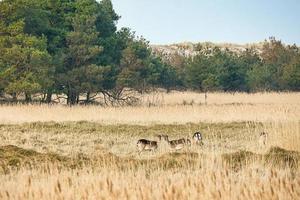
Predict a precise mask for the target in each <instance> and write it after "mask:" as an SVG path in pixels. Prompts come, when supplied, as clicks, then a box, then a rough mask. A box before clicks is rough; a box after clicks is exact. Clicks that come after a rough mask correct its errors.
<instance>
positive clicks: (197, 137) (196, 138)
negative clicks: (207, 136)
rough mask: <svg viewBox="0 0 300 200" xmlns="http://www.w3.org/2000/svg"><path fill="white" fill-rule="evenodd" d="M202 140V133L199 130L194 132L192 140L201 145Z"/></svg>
mask: <svg viewBox="0 0 300 200" xmlns="http://www.w3.org/2000/svg"><path fill="white" fill-rule="evenodd" d="M202 140H203V137H202V133H200V132H196V133H194V135H193V141H194V142H195V143H196V144H199V145H203V141H202Z"/></svg>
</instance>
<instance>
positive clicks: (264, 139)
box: [258, 132, 268, 148]
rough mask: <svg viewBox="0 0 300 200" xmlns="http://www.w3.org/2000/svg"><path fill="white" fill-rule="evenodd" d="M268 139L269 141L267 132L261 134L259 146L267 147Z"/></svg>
mask: <svg viewBox="0 0 300 200" xmlns="http://www.w3.org/2000/svg"><path fill="white" fill-rule="evenodd" d="M267 139H268V133H266V132H261V133H260V134H259V138H258V143H259V146H260V147H261V148H263V147H265V146H266V144H267Z"/></svg>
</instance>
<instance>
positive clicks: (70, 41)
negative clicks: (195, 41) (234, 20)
mask: <svg viewBox="0 0 300 200" xmlns="http://www.w3.org/2000/svg"><path fill="white" fill-rule="evenodd" d="M120 17H121V16H119V15H118V14H117V13H116V12H115V10H114V8H113V5H112V2H111V1H110V0H102V1H96V0H2V1H0V100H1V101H2V102H20V101H22V102H32V101H33V100H34V101H36V98H34V97H35V96H37V95H38V96H39V97H40V98H38V100H37V101H39V102H43V103H51V101H52V100H53V96H54V95H57V94H60V95H62V96H64V98H66V102H67V104H69V105H74V104H78V103H93V102H94V101H95V99H96V96H97V95H98V94H102V95H103V96H105V97H106V98H108V99H111V100H116V101H124V102H126V103H130V102H131V101H133V100H134V99H135V98H134V96H131V95H128V94H129V93H130V92H131V91H134V92H136V93H145V92H149V91H153V90H155V89H158V88H164V89H166V90H167V91H170V90H195V91H201V92H207V91H225V92H238V91H242V92H261V91H299V90H300V49H299V47H298V46H296V45H286V44H284V43H282V42H281V41H280V40H277V39H276V38H274V37H270V38H269V39H267V40H265V41H264V44H263V48H262V51H261V52H258V51H257V50H256V49H254V48H249V49H246V50H245V51H243V52H241V53H234V52H232V51H229V50H221V49H220V48H217V47H215V48H205V47H203V46H201V45H198V47H197V55H196V56H193V57H182V56H178V55H174V57H173V59H170V60H169V61H165V60H164V59H162V57H161V56H159V55H157V54H155V53H153V52H152V50H151V47H150V45H149V42H148V41H147V40H146V39H145V38H144V37H142V36H136V34H135V32H134V30H131V29H130V28H127V27H124V28H120V29H117V22H118V20H119V19H120Z"/></svg>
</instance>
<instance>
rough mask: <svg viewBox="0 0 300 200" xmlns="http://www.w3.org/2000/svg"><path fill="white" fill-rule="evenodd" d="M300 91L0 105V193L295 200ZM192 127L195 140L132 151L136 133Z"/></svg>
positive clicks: (181, 131) (187, 133)
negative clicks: (125, 103)
mask: <svg viewBox="0 0 300 200" xmlns="http://www.w3.org/2000/svg"><path fill="white" fill-rule="evenodd" d="M299 97H300V93H260V94H259V93H257V94H245V93H236V94H224V93H209V94H208V98H207V102H206V103H207V104H205V102H204V94H198V93H190V92H186V93H176V92H175V93H169V94H165V93H153V94H148V95H145V96H143V97H142V102H141V104H140V105H138V106H135V107H99V106H74V107H67V106H62V105H53V106H46V105H11V106H9V105H2V106H0V199H166V200H169V199H300V172H299V169H300V166H299V164H300V153H299V152H300V122H299V121H300V112H299V111H300V102H299V99H300V98H299ZM50 121H51V122H50ZM67 121H71V122H67ZM99 122H100V123H99ZM198 130H200V131H201V132H203V135H204V145H203V146H197V145H192V146H191V147H186V148H185V149H183V150H181V151H177V152H173V151H171V150H170V149H169V148H168V147H167V146H163V145H161V144H160V147H159V149H158V150H157V151H156V152H143V153H142V154H141V155H138V153H137V151H136V141H137V140H138V139H140V138H148V139H152V140H155V139H156V135H157V134H168V135H169V136H170V138H171V139H176V138H181V137H185V138H187V137H191V135H192V133H193V132H195V131H198ZM262 131H265V132H267V133H268V140H267V144H266V146H264V147H261V146H259V144H258V139H259V138H258V137H259V133H260V132H262ZM8 145H15V146H8Z"/></svg>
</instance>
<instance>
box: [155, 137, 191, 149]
mask: <svg viewBox="0 0 300 200" xmlns="http://www.w3.org/2000/svg"><path fill="white" fill-rule="evenodd" d="M158 138H159V139H160V141H161V140H164V141H166V142H167V143H168V144H169V146H170V148H171V149H174V150H180V149H182V148H183V147H184V146H186V145H190V144H191V140H189V139H184V138H181V139H178V140H169V136H167V135H159V136H158Z"/></svg>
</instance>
